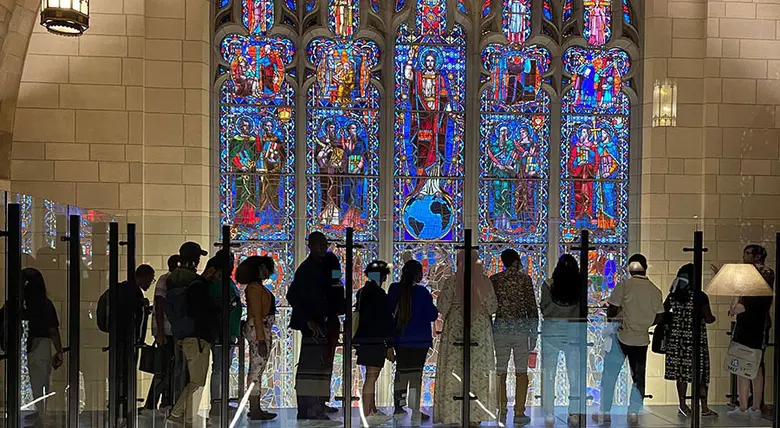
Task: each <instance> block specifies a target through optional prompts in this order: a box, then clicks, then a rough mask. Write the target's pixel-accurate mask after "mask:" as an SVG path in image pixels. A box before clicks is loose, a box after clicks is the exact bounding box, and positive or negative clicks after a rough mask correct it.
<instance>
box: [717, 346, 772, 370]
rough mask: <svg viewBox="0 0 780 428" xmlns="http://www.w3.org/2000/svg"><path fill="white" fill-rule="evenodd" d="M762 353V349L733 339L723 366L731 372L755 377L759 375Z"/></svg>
mask: <svg viewBox="0 0 780 428" xmlns="http://www.w3.org/2000/svg"><path fill="white" fill-rule="evenodd" d="M762 354H763V352H762V351H761V350H760V349H753V348H748V347H747V346H745V345H742V344H741V343H737V342H734V341H733V340H732V341H731V344H729V350H728V352H727V353H726V359H725V360H724V361H723V368H724V369H726V371H728V372H729V373H731V374H735V375H737V376H742V377H744V378H748V379H755V378H756V376H757V375H758V368H759V367H760V366H761V355H762Z"/></svg>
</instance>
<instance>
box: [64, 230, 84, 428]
mask: <svg viewBox="0 0 780 428" xmlns="http://www.w3.org/2000/svg"><path fill="white" fill-rule="evenodd" d="M69 229H70V230H69V234H68V237H67V238H66V239H67V241H68V260H69V265H70V266H69V267H68V348H69V354H70V355H68V428H78V426H79V412H78V403H79V365H80V364H81V316H80V315H81V240H80V237H81V233H80V232H81V216H78V215H71V216H70V225H69ZM74 403H75V407H76V408H75V411H74V409H73V407H74Z"/></svg>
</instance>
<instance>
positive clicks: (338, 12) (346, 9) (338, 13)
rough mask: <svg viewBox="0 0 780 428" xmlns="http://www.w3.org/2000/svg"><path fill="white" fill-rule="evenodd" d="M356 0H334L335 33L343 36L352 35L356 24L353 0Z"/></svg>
mask: <svg viewBox="0 0 780 428" xmlns="http://www.w3.org/2000/svg"><path fill="white" fill-rule="evenodd" d="M353 1H356V0H333V17H332V19H333V22H334V24H335V30H336V31H335V33H336V34H338V35H339V36H341V37H351V36H352V31H353V26H354V15H353V8H352V2H353Z"/></svg>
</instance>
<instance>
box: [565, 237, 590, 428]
mask: <svg viewBox="0 0 780 428" xmlns="http://www.w3.org/2000/svg"><path fill="white" fill-rule="evenodd" d="M590 250H591V248H590V232H589V231H588V230H582V231H581V232H580V302H579V306H580V320H579V321H580V322H581V323H582V324H581V328H580V329H579V331H580V334H579V343H578V346H579V353H580V367H579V371H580V375H579V377H578V379H579V384H578V385H577V393H576V394H575V395H574V396H573V397H574V399H576V400H578V401H579V403H578V408H579V409H580V410H579V415H580V418H579V426H580V428H584V427H585V426H586V425H587V421H586V416H587V415H586V414H585V413H586V411H585V403H586V402H587V397H586V395H587V390H588V388H587V385H588V345H587V342H588V288H589V287H588V264H589V258H588V256H589V254H590ZM571 399H572V397H569V400H571Z"/></svg>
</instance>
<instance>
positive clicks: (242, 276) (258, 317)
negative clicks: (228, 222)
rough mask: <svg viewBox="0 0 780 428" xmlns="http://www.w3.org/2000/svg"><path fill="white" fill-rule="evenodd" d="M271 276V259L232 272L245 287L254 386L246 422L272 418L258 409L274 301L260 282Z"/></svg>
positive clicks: (260, 259)
mask: <svg viewBox="0 0 780 428" xmlns="http://www.w3.org/2000/svg"><path fill="white" fill-rule="evenodd" d="M273 273H274V259H272V258H271V257H268V256H250V257H247V258H246V259H245V260H244V261H243V262H241V264H240V265H238V269H236V280H237V281H238V282H239V283H240V284H244V285H246V290H245V293H246V304H247V320H246V325H245V326H244V336H245V337H246V339H247V342H249V373H248V374H247V379H248V380H249V382H252V383H254V384H255V386H254V388H252V391H251V392H250V394H249V419H250V420H260V421H267V420H271V419H273V418H275V417H276V414H275V413H271V412H267V411H265V410H263V409H262V408H261V407H260V398H261V397H262V394H261V387H262V385H263V372H264V371H265V367H266V364H268V356H269V354H270V353H271V345H272V339H273V333H272V332H271V329H273V326H274V321H275V320H276V300H275V299H274V295H273V293H271V290H269V289H268V288H266V287H265V286H264V285H263V282H264V281H265V280H267V279H268V278H270V277H271V275H273Z"/></svg>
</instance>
